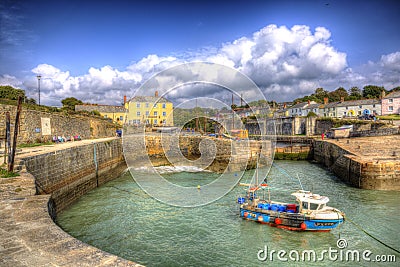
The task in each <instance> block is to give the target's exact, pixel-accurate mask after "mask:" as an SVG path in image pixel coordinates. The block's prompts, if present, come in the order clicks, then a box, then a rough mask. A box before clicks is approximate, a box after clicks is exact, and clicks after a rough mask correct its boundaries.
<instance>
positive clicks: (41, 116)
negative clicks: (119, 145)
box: [0, 105, 116, 143]
mask: <svg viewBox="0 0 400 267" xmlns="http://www.w3.org/2000/svg"><path fill="white" fill-rule="evenodd" d="M7 111H8V112H10V118H11V126H12V127H11V136H12V135H13V133H14V124H15V116H16V112H17V107H16V106H12V105H0V134H3V133H4V132H5V118H6V116H5V114H6V112H7ZM46 122H49V123H50V125H48V126H46V125H44V123H46ZM46 128H47V129H46ZM46 130H47V132H46ZM115 130H116V125H114V124H113V123H110V122H108V121H106V120H103V119H100V118H94V117H87V116H81V115H65V114H63V113H56V112H52V113H50V112H43V111H37V110H28V109H26V108H22V112H21V114H20V127H19V133H18V139H17V143H40V142H48V141H51V140H52V137H53V136H54V135H56V136H65V137H67V136H75V135H79V136H81V138H83V139H90V138H102V137H111V136H115Z"/></svg>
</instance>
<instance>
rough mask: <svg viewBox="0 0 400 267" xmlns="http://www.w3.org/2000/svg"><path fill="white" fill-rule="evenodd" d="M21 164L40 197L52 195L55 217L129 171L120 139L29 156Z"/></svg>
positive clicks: (51, 202) (52, 207)
mask: <svg viewBox="0 0 400 267" xmlns="http://www.w3.org/2000/svg"><path fill="white" fill-rule="evenodd" d="M22 161H23V163H24V165H25V167H26V170H27V171H28V172H29V173H30V174H32V175H33V176H34V177H35V185H36V192H37V194H51V201H50V202H49V209H50V210H49V212H50V214H51V215H52V217H53V218H56V214H57V213H58V212H60V211H62V210H63V209H65V208H66V207H68V206H69V205H71V204H72V203H73V202H74V201H75V200H77V199H78V198H79V197H81V196H82V195H84V194H85V193H86V192H88V191H90V190H92V189H94V188H96V187H98V186H100V185H101V184H104V183H105V182H107V181H110V180H112V179H114V178H116V177H118V176H119V174H121V173H122V172H123V171H124V170H125V169H126V164H125V161H124V157H123V153H122V144H121V140H120V139H111V140H109V141H104V142H93V143H91V144H85V145H81V146H74V147H70V148H67V149H63V150H57V151H54V152H49V153H45V154H40V155H35V156H27V157H24V158H22Z"/></svg>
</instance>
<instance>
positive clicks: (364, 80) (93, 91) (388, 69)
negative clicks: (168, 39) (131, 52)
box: [0, 25, 400, 105]
mask: <svg viewBox="0 0 400 267" xmlns="http://www.w3.org/2000/svg"><path fill="white" fill-rule="evenodd" d="M346 56H347V55H346V54H345V53H344V52H340V51H338V50H337V49H336V48H335V47H334V46H332V43H331V33H330V31H329V30H328V29H326V28H324V27H317V28H316V29H314V30H312V29H310V28H309V27H308V26H305V25H295V26H293V27H291V28H288V27H286V26H277V25H268V26H266V27H264V28H262V29H261V30H259V31H257V32H255V33H253V34H252V35H251V36H249V37H241V38H238V39H236V40H234V41H232V42H227V43H224V44H222V45H221V46H220V47H211V48H210V47H209V48H204V49H202V50H200V51H197V52H193V53H185V54H184V55H182V56H167V57H161V56H158V55H148V56H146V57H144V58H143V59H141V60H140V61H138V62H132V63H131V64H130V65H129V66H128V67H126V68H125V69H124V70H118V69H116V68H113V67H112V66H109V65H106V66H103V67H101V68H94V67H91V68H90V69H89V70H88V72H87V73H86V74H84V75H80V76H72V75H71V74H70V72H69V71H63V70H60V69H59V68H57V67H55V66H52V65H49V64H40V65H38V66H37V67H35V68H34V69H32V72H33V73H34V74H40V75H41V76H42V80H41V89H42V90H41V91H42V96H41V99H42V102H43V103H44V104H49V105H60V100H61V99H63V98H65V97H69V96H74V97H76V98H78V99H81V100H83V101H84V102H95V103H100V104H119V103H121V100H122V98H123V95H128V97H129V96H131V95H133V93H134V91H135V90H136V89H137V88H138V87H140V85H142V84H143V83H144V82H145V81H146V80H147V79H148V78H149V77H151V76H152V75H154V74H156V73H158V72H160V71H162V70H165V69H167V68H169V67H172V66H176V65H178V64H182V63H184V62H192V61H199V60H200V61H207V62H213V63H219V64H222V65H225V66H229V67H231V68H234V69H236V70H239V71H241V72H243V73H244V74H246V75H247V76H248V77H250V78H251V79H252V80H253V81H254V82H255V83H256V84H257V85H258V86H259V87H260V88H261V89H262V91H263V92H264V94H265V96H266V98H268V99H274V100H277V101H290V100H292V99H294V98H296V97H299V96H303V95H306V94H310V93H312V92H313V91H314V90H315V88H317V87H324V88H325V89H327V90H332V89H336V88H338V87H340V86H343V87H345V88H350V87H351V86H359V87H363V86H364V85H366V84H376V85H383V86H385V87H387V88H388V89H391V88H393V87H395V86H399V85H400V81H399V77H400V75H399V74H400V52H395V53H391V54H388V55H383V56H382V57H381V59H380V61H379V62H369V63H367V64H365V65H363V66H359V67H352V68H349V67H348V66H347V60H346ZM180 75H183V74H180ZM218 75H222V74H218ZM168 79H172V78H171V77H169V78H168ZM158 82H159V83H163V82H165V81H162V80H159V81H158ZM0 84H10V85H14V86H16V87H25V88H34V89H32V90H27V93H28V95H29V94H30V96H31V97H36V94H37V92H36V87H37V80H36V78H34V77H33V78H32V77H31V78H29V79H26V80H25V81H24V82H23V83H22V82H20V81H19V80H18V79H17V78H15V77H13V76H10V75H3V76H0ZM155 86H157V85H155ZM193 92H195V93H196V95H197V96H198V95H199V94H201V92H199V91H198V90H197V91H196V90H194V91H193ZM171 96H173V94H171ZM177 99H178V97H177ZM171 100H174V99H171Z"/></svg>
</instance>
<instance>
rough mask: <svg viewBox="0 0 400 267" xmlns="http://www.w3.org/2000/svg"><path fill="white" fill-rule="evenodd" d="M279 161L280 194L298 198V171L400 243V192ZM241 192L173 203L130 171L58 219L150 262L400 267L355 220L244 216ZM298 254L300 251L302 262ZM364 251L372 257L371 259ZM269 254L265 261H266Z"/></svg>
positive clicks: (350, 213)
mask: <svg viewBox="0 0 400 267" xmlns="http://www.w3.org/2000/svg"><path fill="white" fill-rule="evenodd" d="M276 164H277V165H278V166H280V167H281V168H283V170H284V171H283V170H279V169H277V168H275V167H273V168H272V169H271V172H270V174H269V178H268V179H269V180H268V183H269V184H270V186H272V187H273V188H274V189H273V190H271V197H272V198H273V199H277V200H282V201H293V200H294V199H293V197H291V196H290V193H291V192H292V190H297V189H299V183H298V181H297V179H296V178H294V179H293V178H289V176H292V177H296V176H297V175H298V176H299V178H300V179H301V182H302V184H303V187H304V189H306V190H312V191H313V192H314V193H318V194H321V195H327V196H329V198H330V202H329V205H330V206H333V207H336V208H338V209H340V210H342V211H344V212H345V213H346V216H347V217H348V218H349V219H350V220H351V221H352V222H354V223H356V224H357V225H359V227H361V228H362V229H364V230H365V231H367V232H368V233H369V234H371V235H373V236H374V237H376V238H378V239H379V241H381V242H383V243H384V244H386V245H387V246H390V247H393V248H395V249H397V250H399V249H400V231H399V230H400V227H399V220H400V212H399V203H400V194H399V192H394V191H385V192H384V191H372V190H360V189H356V188H352V187H349V186H347V185H345V184H343V183H342V182H341V181H340V180H339V179H338V178H336V177H335V176H334V175H332V174H331V173H330V172H329V171H328V170H325V169H323V168H322V167H321V166H319V165H317V164H312V163H309V162H306V161H278V162H276ZM285 172H286V173H285ZM251 175H252V172H251V171H249V172H246V174H245V175H244V177H243V179H242V181H243V182H246V181H248V179H249V177H251ZM163 176H164V177H165V178H166V179H168V180H169V181H170V182H172V183H176V184H179V185H181V186H197V185H199V184H201V185H204V184H207V183H210V182H212V181H213V180H214V179H216V177H217V176H218V174H214V173H210V172H204V173H192V172H178V173H166V174H163ZM200 193H201V191H200ZM241 194H242V195H243V194H244V188H243V187H239V186H237V187H235V188H234V189H233V190H232V191H231V192H230V193H229V194H227V195H225V196H224V197H222V198H221V199H219V200H218V201H216V202H213V203H211V204H209V205H206V206H202V207H196V208H179V207H172V206H169V205H167V204H164V203H161V202H159V201H157V200H155V199H153V198H151V197H150V196H148V195H147V194H146V193H144V192H143V191H142V190H141V189H140V187H139V186H138V185H137V184H136V183H135V182H134V180H133V179H132V177H131V176H130V174H129V173H128V172H127V173H125V174H123V175H122V176H121V177H119V178H118V179H115V180H114V181H111V182H109V183H107V184H105V185H103V186H101V187H100V188H97V189H95V190H93V191H91V192H89V193H88V194H86V195H85V196H83V197H82V198H81V199H80V200H79V201H77V202H76V203H75V204H74V205H73V206H71V207H70V208H69V209H67V210H66V211H64V212H62V213H61V214H59V216H58V219H57V223H58V224H59V225H60V226H61V227H62V228H63V229H64V230H65V231H66V232H68V233H70V234H71V235H72V236H74V237H76V238H77V239H79V240H82V241H83V242H86V243H88V244H90V245H93V246H95V247H98V248H100V249H102V250H104V251H107V252H110V253H113V254H115V255H118V256H120V257H123V258H126V259H130V260H133V261H135V262H138V263H141V264H143V265H146V266H267V265H268V266H278V265H282V263H284V264H285V265H289V266H328V265H333V266H343V265H344V264H346V265H350V266H369V265H374V266H377V265H378V266H379V265H381V266H398V265H397V264H398V262H399V261H400V254H399V253H397V252H395V251H393V250H391V249H390V248H388V247H386V246H385V245H383V244H382V243H380V242H378V241H376V240H375V239H373V238H372V237H370V236H368V235H367V234H366V233H365V232H363V231H362V230H361V229H360V228H357V227H356V226H355V225H354V224H352V223H350V221H346V222H345V223H344V224H343V225H342V226H341V227H340V228H338V229H335V230H333V231H331V232H329V233H311V232H292V231H287V230H283V229H277V228H274V227H269V226H267V225H262V224H258V223H255V222H252V221H246V220H243V219H241V218H240V217H239V212H238V205H237V204H236V200H237V197H238V196H239V195H241ZM187 197H190V196H187ZM339 238H340V239H341V240H340V244H341V246H343V244H345V245H346V244H347V246H346V247H344V248H341V249H339V248H338V246H337V245H338V244H337V242H338V239H339ZM272 250H275V251H279V250H284V251H285V252H286V254H285V255H281V257H280V258H281V259H283V260H285V259H286V261H285V262H282V261H281V260H279V257H278V254H277V252H275V253H272V258H271V251H272ZM307 250H312V251H315V253H316V254H315V255H316V257H315V258H314V259H313V257H311V260H308V259H307V255H306V254H304V255H305V257H304V258H303V257H302V254H303V253H304V251H307ZM324 250H327V251H331V255H329V253H324V252H323V251H324ZM367 250H369V251H370V252H371V254H369V253H368V252H365V251H367ZM293 251H294V252H293ZM334 251H337V253H335V252H334ZM348 251H357V252H354V253H358V254H359V255H360V260H359V261H357V260H352V257H351V255H350V256H348V255H349V254H352V253H353V252H351V253H349V252H348ZM265 252H267V253H265ZM296 252H297V254H299V256H300V257H299V259H297V260H296ZM363 253H364V257H365V258H366V259H368V258H369V259H371V261H369V262H368V261H366V260H364V259H363V258H362V257H363ZM365 253H366V254H367V256H365ZM266 255H267V259H265V260H264V261H261V260H260V259H259V258H261V259H263V258H265V256H266ZM341 255H342V256H341ZM346 255H347V256H346ZM376 255H385V256H387V257H386V259H388V258H389V256H390V255H394V257H395V258H396V261H397V263H396V262H391V263H390V262H386V263H378V262H376V261H375V262H373V261H372V260H375V256H376ZM381 258H382V257H381ZM347 259H349V260H347ZM355 259H357V257H355ZM391 260H393V257H391Z"/></svg>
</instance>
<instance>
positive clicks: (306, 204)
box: [302, 202, 308, 210]
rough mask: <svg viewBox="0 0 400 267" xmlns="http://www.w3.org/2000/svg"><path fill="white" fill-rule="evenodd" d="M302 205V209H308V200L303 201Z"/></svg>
mask: <svg viewBox="0 0 400 267" xmlns="http://www.w3.org/2000/svg"><path fill="white" fill-rule="evenodd" d="M302 206H303V209H306V210H308V202H303V203H302Z"/></svg>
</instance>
